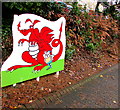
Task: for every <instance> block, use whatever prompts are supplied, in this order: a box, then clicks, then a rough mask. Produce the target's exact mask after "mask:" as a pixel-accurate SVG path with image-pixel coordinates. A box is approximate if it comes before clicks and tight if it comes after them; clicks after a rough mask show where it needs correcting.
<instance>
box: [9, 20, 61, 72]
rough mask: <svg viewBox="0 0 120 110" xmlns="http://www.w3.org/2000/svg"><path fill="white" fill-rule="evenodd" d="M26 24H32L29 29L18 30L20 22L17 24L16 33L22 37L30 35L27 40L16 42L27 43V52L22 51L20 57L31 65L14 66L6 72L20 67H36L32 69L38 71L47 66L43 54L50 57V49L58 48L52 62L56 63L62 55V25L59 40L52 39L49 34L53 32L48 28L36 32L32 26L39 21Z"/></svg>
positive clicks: (51, 35)
mask: <svg viewBox="0 0 120 110" xmlns="http://www.w3.org/2000/svg"><path fill="white" fill-rule="evenodd" d="M27 22H31V23H32V25H30V28H29V29H24V30H20V27H21V22H19V24H18V25H17V27H18V31H19V32H20V33H21V34H23V35H24V36H26V35H28V33H30V37H29V40H27V39H20V40H19V41H18V45H20V44H23V43H24V42H28V43H29V47H28V51H24V52H23V53H22V56H21V57H22V59H23V60H24V61H25V62H27V63H31V65H15V66H12V67H10V68H8V71H13V70H16V69H18V68H22V67H32V66H36V67H34V71H40V70H41V69H42V68H44V67H45V66H47V65H48V64H47V63H46V62H45V59H44V53H45V52H46V53H47V52H50V55H52V47H58V46H60V48H59V52H58V54H57V55H55V56H53V59H52V62H55V61H57V60H58V59H59V58H60V56H61V55H62V52H63V45H62V42H61V41H60V39H61V32H62V23H61V26H60V29H59V31H60V35H59V38H58V39H53V38H54V37H53V34H50V33H51V32H53V30H51V29H50V28H48V27H43V28H42V29H41V30H40V31H39V30H38V28H35V29H34V25H35V24H36V23H38V22H40V21H39V20H34V22H32V21H31V20H30V19H27V20H26V21H25V23H27ZM50 43H51V45H52V47H51V45H50ZM38 64H41V66H37V65H38ZM49 65H50V64H49Z"/></svg>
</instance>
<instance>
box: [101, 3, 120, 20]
mask: <svg viewBox="0 0 120 110" xmlns="http://www.w3.org/2000/svg"><path fill="white" fill-rule="evenodd" d="M103 14H104V15H108V14H110V15H111V16H112V17H113V18H114V19H117V20H119V21H120V12H119V11H118V10H117V7H116V6H115V5H113V6H109V7H107V9H106V10H104V12H103Z"/></svg>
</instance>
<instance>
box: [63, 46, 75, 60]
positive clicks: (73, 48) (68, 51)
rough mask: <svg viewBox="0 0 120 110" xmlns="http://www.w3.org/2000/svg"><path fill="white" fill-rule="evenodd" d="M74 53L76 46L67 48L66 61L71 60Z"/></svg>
mask: <svg viewBox="0 0 120 110" xmlns="http://www.w3.org/2000/svg"><path fill="white" fill-rule="evenodd" d="M74 53H75V46H72V47H70V48H67V49H66V51H65V59H71V58H72V56H73V54H74Z"/></svg>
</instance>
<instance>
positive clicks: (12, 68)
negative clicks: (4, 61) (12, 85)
mask: <svg viewBox="0 0 120 110" xmlns="http://www.w3.org/2000/svg"><path fill="white" fill-rule="evenodd" d="M16 69H17V67H16V66H12V67H10V68H8V69H7V71H10V72H13V71H14V70H16Z"/></svg>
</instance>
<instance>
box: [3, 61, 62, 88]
mask: <svg viewBox="0 0 120 110" xmlns="http://www.w3.org/2000/svg"><path fill="white" fill-rule="evenodd" d="M51 65H52V68H51V69H49V70H46V69H47V68H48V66H45V67H44V68H43V69H42V70H41V71H39V72H38V73H35V72H32V71H33V69H34V67H36V66H33V67H24V68H19V69H16V70H14V71H13V72H7V71H2V78H1V79H2V83H1V87H5V86H9V85H12V84H15V83H20V82H23V81H26V80H30V79H33V78H37V77H41V76H44V75H48V74H51V73H54V72H57V71H61V70H64V59H61V60H58V61H56V62H53V63H51ZM37 66H39V65H37Z"/></svg>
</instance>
